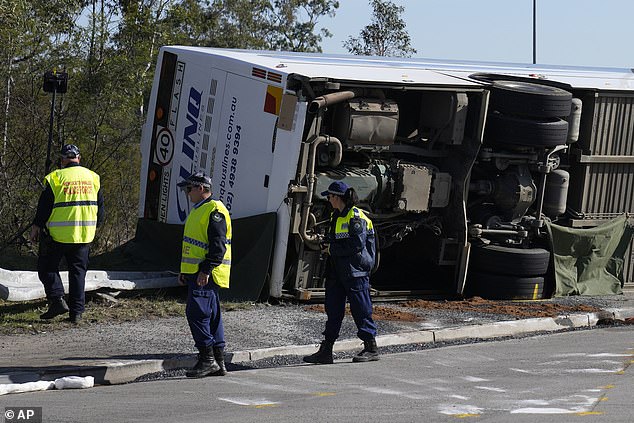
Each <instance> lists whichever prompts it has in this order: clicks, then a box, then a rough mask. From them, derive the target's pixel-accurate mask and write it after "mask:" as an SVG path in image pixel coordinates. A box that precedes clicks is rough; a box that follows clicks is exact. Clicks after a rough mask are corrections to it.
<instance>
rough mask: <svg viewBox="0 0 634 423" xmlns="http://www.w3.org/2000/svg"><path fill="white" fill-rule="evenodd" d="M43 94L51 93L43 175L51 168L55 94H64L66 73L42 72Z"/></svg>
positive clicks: (66, 83)
mask: <svg viewBox="0 0 634 423" xmlns="http://www.w3.org/2000/svg"><path fill="white" fill-rule="evenodd" d="M43 88H44V92H47V93H53V98H52V99H51V118H50V121H49V127H48V146H47V148H46V163H45V165H44V170H45V174H48V171H49V169H50V167H51V145H52V144H53V119H54V117H55V94H56V93H60V94H64V93H65V92H66V89H67V88H68V73H66V72H58V71H56V70H52V71H46V72H44V86H43Z"/></svg>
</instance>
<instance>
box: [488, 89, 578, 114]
mask: <svg viewBox="0 0 634 423" xmlns="http://www.w3.org/2000/svg"><path fill="white" fill-rule="evenodd" d="M489 108H490V109H493V110H496V111H498V112H500V113H504V114H508V115H516V116H525V117H533V118H554V117H560V118H561V117H566V116H569V115H570V111H571V108H572V94H571V93H569V92H568V91H566V90H562V89H561V88H557V87H550V86H548V85H540V84H531V83H527V82H517V81H495V82H493V84H491V100H490V102H489Z"/></svg>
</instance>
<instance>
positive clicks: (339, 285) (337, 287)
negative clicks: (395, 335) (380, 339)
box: [324, 276, 376, 342]
mask: <svg viewBox="0 0 634 423" xmlns="http://www.w3.org/2000/svg"><path fill="white" fill-rule="evenodd" d="M346 298H347V299H348V301H349V302H350V312H351V313H352V318H353V319H354V323H355V324H356V325H357V336H358V337H359V338H361V339H362V340H363V341H370V340H372V339H374V338H375V337H376V324H375V323H374V320H372V300H371V299H370V278H369V277H368V276H364V277H360V278H349V279H345V280H343V281H340V280H338V279H328V280H326V300H325V307H326V315H327V316H328V320H327V321H326V329H325V330H324V338H325V339H326V341H330V342H334V341H335V340H336V339H337V338H338V337H339V331H340V330H341V323H342V321H343V317H344V315H345V313H346Z"/></svg>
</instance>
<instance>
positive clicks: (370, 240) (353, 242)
mask: <svg viewBox="0 0 634 423" xmlns="http://www.w3.org/2000/svg"><path fill="white" fill-rule="evenodd" d="M333 217H334V215H333V216H331V221H332V218H333ZM329 236H330V248H329V251H330V260H331V263H332V264H333V266H331V271H334V272H335V274H336V275H339V276H342V277H362V276H368V275H369V274H370V272H371V271H372V269H373V267H374V264H375V260H376V244H375V239H374V238H375V234H374V225H373V224H372V221H371V220H370V219H369V218H368V217H367V216H366V215H365V213H364V212H363V211H362V210H360V209H359V208H357V207H351V208H350V210H349V211H348V212H347V213H346V214H345V215H344V216H338V217H337V219H336V221H335V222H334V233H331V234H330V235H329Z"/></svg>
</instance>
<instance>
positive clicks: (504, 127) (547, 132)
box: [484, 113, 568, 147]
mask: <svg viewBox="0 0 634 423" xmlns="http://www.w3.org/2000/svg"><path fill="white" fill-rule="evenodd" d="M567 139H568V122H566V121H565V120H563V119H560V118H550V119H539V120H536V119H523V118H518V117H515V116H508V115H503V114H500V113H489V115H488V117H487V122H486V129H485V132H484V143H485V144H487V143H488V144H497V145H501V144H502V145H504V144H506V145H515V146H518V145H521V146H539V147H554V146H556V145H563V144H566V140H567Z"/></svg>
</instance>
